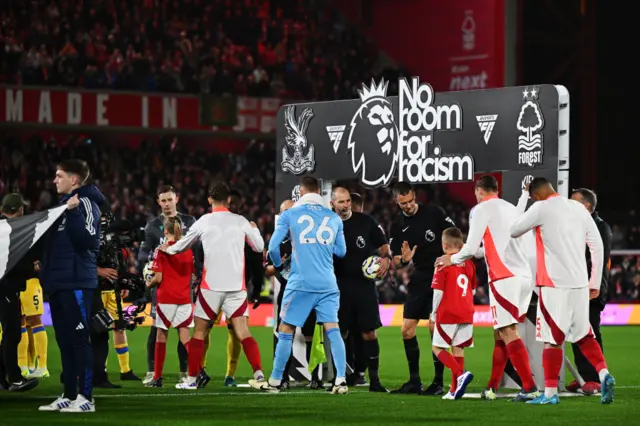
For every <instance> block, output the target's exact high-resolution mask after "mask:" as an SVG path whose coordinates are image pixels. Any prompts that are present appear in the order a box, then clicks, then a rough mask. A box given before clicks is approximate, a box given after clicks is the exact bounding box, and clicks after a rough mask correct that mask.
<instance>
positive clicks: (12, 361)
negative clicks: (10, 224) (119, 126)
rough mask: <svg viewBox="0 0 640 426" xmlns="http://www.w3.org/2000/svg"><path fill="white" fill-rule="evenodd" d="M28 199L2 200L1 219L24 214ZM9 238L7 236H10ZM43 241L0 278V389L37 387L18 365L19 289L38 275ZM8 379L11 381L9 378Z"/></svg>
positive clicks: (14, 197)
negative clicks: (0, 327)
mask: <svg viewBox="0 0 640 426" xmlns="http://www.w3.org/2000/svg"><path fill="white" fill-rule="evenodd" d="M24 206H25V202H24V200H23V199H22V196H20V194H7V195H5V196H4V198H3V199H2V211H1V214H0V219H14V218H18V217H20V216H22V215H23V213H24ZM7 238H8V237H7ZM40 249H41V244H40V242H38V243H37V246H34V247H33V248H32V249H31V250H29V252H28V253H27V254H26V255H25V256H24V257H23V258H22V259H20V260H19V261H18V263H17V264H16V265H15V266H14V267H13V268H12V269H11V270H10V271H9V273H7V274H6V275H5V276H4V277H2V278H1V279H0V324H2V332H3V333H2V344H1V345H0V388H4V389H7V390H10V391H14V392H17V391H27V390H30V389H33V388H35V387H36V386H38V379H25V378H23V377H22V373H21V372H20V367H19V366H18V344H19V343H20V337H21V336H20V328H21V327H20V320H21V315H22V313H21V311H20V292H21V291H24V290H26V288H27V280H28V279H30V278H34V277H35V276H36V271H35V266H34V262H35V261H36V260H37V259H38V258H39V257H40V256H39V250H40ZM7 379H8V381H7Z"/></svg>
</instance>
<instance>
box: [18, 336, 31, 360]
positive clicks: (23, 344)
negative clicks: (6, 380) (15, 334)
mask: <svg viewBox="0 0 640 426" xmlns="http://www.w3.org/2000/svg"><path fill="white" fill-rule="evenodd" d="M20 332H21V333H22V335H21V337H20V343H19V344H18V365H19V366H20V368H21V369H25V368H27V367H28V366H29V335H28V334H27V327H26V326H25V327H22V328H21V330H20Z"/></svg>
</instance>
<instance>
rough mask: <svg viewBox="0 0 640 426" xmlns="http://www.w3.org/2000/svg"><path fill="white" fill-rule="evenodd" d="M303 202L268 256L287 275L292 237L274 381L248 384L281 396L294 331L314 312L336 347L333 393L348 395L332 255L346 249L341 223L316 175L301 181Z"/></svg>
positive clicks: (282, 225)
mask: <svg viewBox="0 0 640 426" xmlns="http://www.w3.org/2000/svg"><path fill="white" fill-rule="evenodd" d="M300 195H301V197H300V200H298V202H297V203H296V204H295V206H294V207H292V208H290V209H289V210H287V211H286V212H284V213H283V214H282V215H281V216H280V218H279V219H278V224H277V225H276V229H275V231H274V233H273V236H272V237H271V241H270V242H269V257H270V258H271V260H272V261H273V266H274V267H275V268H276V270H278V271H282V269H283V263H282V259H281V254H280V244H281V243H282V241H284V239H285V238H287V236H288V237H289V238H291V246H292V252H293V256H292V259H291V274H290V275H289V280H288V283H287V288H286V289H285V293H284V296H283V300H282V313H281V318H282V322H281V323H280V327H278V331H279V333H278V344H277V345H276V356H275V360H274V361H273V371H272V373H271V377H270V378H269V381H268V382H266V383H264V382H263V383H260V382H259V381H256V380H250V381H249V384H250V385H251V386H252V387H254V388H256V389H259V390H263V391H267V392H278V391H279V389H280V386H281V383H282V376H283V374H284V368H285V365H286V363H287V360H288V359H289V357H290V356H291V348H292V345H293V332H294V330H295V328H296V327H302V326H303V325H304V323H305V321H306V320H307V317H308V316H309V314H310V313H311V311H312V310H315V312H316V318H317V321H318V322H319V323H322V324H323V325H324V329H325V332H326V335H327V338H328V339H329V341H330V342H331V354H332V355H333V360H334V363H335V366H336V379H335V383H334V385H333V386H332V388H331V392H332V393H334V394H344V393H347V392H348V388H347V382H346V377H345V370H346V363H347V362H346V354H345V349H344V341H343V340H342V336H341V335H340V328H339V327H338V309H339V307H340V292H339V290H338V284H337V282H336V276H335V273H334V269H333V256H334V255H335V256H337V257H344V255H345V254H346V251H347V249H346V245H345V241H344V233H343V231H342V220H340V217H339V216H338V215H337V214H335V213H334V212H332V211H331V210H330V209H329V208H328V207H327V206H326V205H325V201H324V199H323V198H322V196H321V195H320V186H319V185H318V180H317V179H316V178H314V177H311V176H306V177H303V178H302V179H301V181H300Z"/></svg>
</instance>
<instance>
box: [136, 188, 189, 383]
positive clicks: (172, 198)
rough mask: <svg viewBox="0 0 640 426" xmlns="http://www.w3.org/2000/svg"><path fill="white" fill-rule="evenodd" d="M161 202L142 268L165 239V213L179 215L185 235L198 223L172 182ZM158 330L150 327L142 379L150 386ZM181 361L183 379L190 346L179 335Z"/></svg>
mask: <svg viewBox="0 0 640 426" xmlns="http://www.w3.org/2000/svg"><path fill="white" fill-rule="evenodd" d="M157 195H158V205H159V206H160V208H161V209H162V214H161V215H160V216H158V217H156V218H154V219H152V220H150V221H149V222H147V226H145V228H144V241H143V242H142V245H141V246H140V250H139V251H138V264H139V267H140V272H142V270H143V269H144V266H145V265H146V264H147V262H148V261H150V260H151V257H152V256H153V252H154V251H155V249H156V248H157V247H158V246H159V245H160V244H162V243H164V241H165V236H164V219H165V217H174V216H176V217H178V219H180V222H181V223H182V232H183V235H185V234H186V233H187V231H188V230H189V228H190V227H191V225H193V224H194V223H196V218H195V217H193V216H189V215H187V214H183V213H180V212H178V211H177V204H178V199H179V198H178V194H177V192H176V190H175V189H174V188H173V186H171V185H165V186H162V187H160V188H159V189H158V192H157ZM194 257H195V269H196V276H201V275H202V247H201V245H200V244H198V246H196V247H194ZM150 291H151V294H150V296H151V297H150V298H151V318H153V319H154V320H155V318H156V289H155V288H154V289H151V290H150ZM157 334H158V331H157V329H156V327H155V326H153V325H152V326H151V327H149V337H148V338H147V375H146V376H145V377H144V379H143V380H142V383H143V384H144V385H145V386H150V385H151V383H152V382H153V369H154V354H155V347H156V336H157ZM178 361H179V363H180V382H182V381H184V380H186V379H187V367H188V365H187V361H188V356H187V349H186V348H185V347H184V345H183V344H182V342H181V341H180V340H179V339H178Z"/></svg>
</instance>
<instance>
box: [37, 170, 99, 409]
mask: <svg viewBox="0 0 640 426" xmlns="http://www.w3.org/2000/svg"><path fill="white" fill-rule="evenodd" d="M89 177H90V172H89V167H88V166H87V163H86V162H84V161H82V160H75V159H74V160H64V161H62V162H61V163H60V164H58V167H57V170H56V177H55V179H54V181H53V182H54V183H55V185H56V189H57V191H58V194H60V195H62V200H61V201H62V203H63V205H65V204H66V206H67V210H66V211H65V212H64V213H63V215H62V216H61V217H60V219H58V221H57V222H56V224H54V225H53V227H52V229H51V232H50V233H49V235H48V237H49V238H48V239H47V241H46V242H45V251H44V255H43V256H42V267H41V271H40V278H41V281H42V286H43V289H44V291H45V292H46V293H49V306H50V309H51V319H52V322H53V328H54V330H55V335H56V341H57V342H58V346H59V347H60V355H61V359H62V373H63V380H64V394H63V395H62V396H61V397H58V398H57V399H56V400H55V401H53V402H52V403H51V404H49V405H43V406H41V407H40V411H61V412H66V413H91V412H95V403H94V402H93V397H92V394H93V380H92V377H91V376H92V375H93V374H92V373H93V354H92V350H91V340H90V338H89V330H90V327H91V324H90V321H91V308H92V300H93V296H94V293H95V291H96V288H97V287H98V270H97V263H96V259H97V256H98V250H99V248H100V209H99V207H98V206H99V205H100V204H102V203H103V202H104V196H103V195H102V193H101V192H100V190H98V188H96V187H95V186H94V185H87V182H88V180H89Z"/></svg>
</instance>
